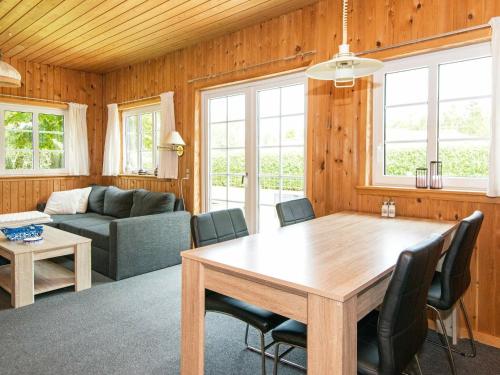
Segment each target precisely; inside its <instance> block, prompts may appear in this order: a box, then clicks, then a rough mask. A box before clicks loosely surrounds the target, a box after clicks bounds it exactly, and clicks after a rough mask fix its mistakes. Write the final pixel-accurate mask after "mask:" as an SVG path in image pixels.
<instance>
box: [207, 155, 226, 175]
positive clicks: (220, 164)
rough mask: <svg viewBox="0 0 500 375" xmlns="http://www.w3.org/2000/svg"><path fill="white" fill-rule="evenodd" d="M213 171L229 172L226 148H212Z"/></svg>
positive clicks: (211, 168) (211, 161)
mask: <svg viewBox="0 0 500 375" xmlns="http://www.w3.org/2000/svg"><path fill="white" fill-rule="evenodd" d="M210 163H211V167H210V170H211V171H212V173H227V155H226V151H225V150H212V151H211V153H210Z"/></svg>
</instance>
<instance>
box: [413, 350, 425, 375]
mask: <svg viewBox="0 0 500 375" xmlns="http://www.w3.org/2000/svg"><path fill="white" fill-rule="evenodd" d="M415 362H416V363H417V368H418V373H419V374H420V375H423V374H422V368H421V367H420V361H419V360H418V355H417V354H415Z"/></svg>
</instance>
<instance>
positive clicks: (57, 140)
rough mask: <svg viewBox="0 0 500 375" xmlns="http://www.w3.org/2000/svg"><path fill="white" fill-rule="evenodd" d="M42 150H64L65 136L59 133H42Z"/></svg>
mask: <svg viewBox="0 0 500 375" xmlns="http://www.w3.org/2000/svg"><path fill="white" fill-rule="evenodd" d="M39 147H40V149H41V150H64V136H63V135H62V134H57V133H40V146H39Z"/></svg>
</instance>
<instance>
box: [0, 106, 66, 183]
mask: <svg viewBox="0 0 500 375" xmlns="http://www.w3.org/2000/svg"><path fill="white" fill-rule="evenodd" d="M5 111H13V112H29V113H32V115H33V131H32V132H33V168H32V169H7V168H6V165H5V159H6V139H5V135H6V134H5V133H6V131H5V124H4V118H5ZM39 114H47V115H58V116H63V144H64V150H63V155H64V168H54V169H43V168H40V148H39V144H40V133H39V124H38V115H39ZM67 115H68V110H66V109H61V108H51V107H46V106H37V105H28V104H11V103H5V102H0V128H1V129H0V150H2V151H1V152H0V174H1V175H2V176H59V175H67V174H68V168H67V162H68V139H67V138H68V137H67V131H66V129H67V128H66V122H67V119H68V116H67Z"/></svg>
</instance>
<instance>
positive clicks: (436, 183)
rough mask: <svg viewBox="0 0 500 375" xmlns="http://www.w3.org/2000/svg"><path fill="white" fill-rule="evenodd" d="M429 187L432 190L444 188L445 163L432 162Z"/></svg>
mask: <svg viewBox="0 0 500 375" xmlns="http://www.w3.org/2000/svg"><path fill="white" fill-rule="evenodd" d="M429 169H430V170H429V174H430V178H429V185H430V188H431V189H442V188H443V163H442V162H440V161H431V165H430V168H429Z"/></svg>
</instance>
